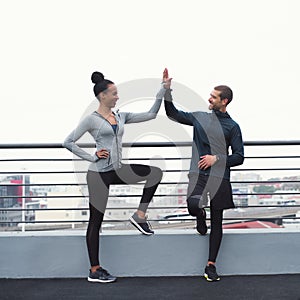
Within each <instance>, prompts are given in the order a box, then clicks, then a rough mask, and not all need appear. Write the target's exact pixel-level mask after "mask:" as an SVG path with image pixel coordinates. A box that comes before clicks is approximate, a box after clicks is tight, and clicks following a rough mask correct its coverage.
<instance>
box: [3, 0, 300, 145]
mask: <svg viewBox="0 0 300 300" xmlns="http://www.w3.org/2000/svg"><path fill="white" fill-rule="evenodd" d="M299 9H300V1H298V0H251V1H250V0H248V1H241V0H226V1H224V0H210V1H204V0H186V1H177V0H164V1H161V0H152V1H142V0H127V1H124V0H110V1H103V0H97V1H96V0H94V1H93V0H81V1H79V0H51V1H50V0H26V1H24V0H9V1H8V0H7V1H5V0H0V28H1V29H0V30H1V47H0V51H1V55H0V87H1V88H0V97H1V117H0V128H1V132H0V143H19V142H25V143H30V142H50V143H52V142H62V141H63V140H64V138H65V137H66V135H67V134H69V132H70V131H71V130H72V129H73V128H74V127H75V126H76V125H77V123H78V121H79V119H80V118H81V116H82V114H83V113H84V111H85V110H86V108H87V107H88V106H89V105H90V103H91V101H92V100H93V99H94V95H93V92H92V83H91V81H90V75H91V73H92V72H93V71H95V70H99V71H102V72H103V73H104V74H105V75H106V76H107V77H108V78H109V79H111V80H113V81H114V82H115V83H117V84H121V83H124V82H126V81H130V80H136V79H141V78H159V77H160V76H161V73H162V70H163V69H164V67H168V68H169V72H170V75H171V76H172V77H173V78H174V81H176V82H178V83H181V84H184V85H185V86H188V87H189V88H190V89H192V90H194V91H195V92H196V93H198V94H199V95H201V96H202V97H203V98H204V99H207V98H208V95H209V93H210V92H211V90H212V88H213V87H214V86H215V85H218V84H228V85H229V86H231V87H232V89H233V91H234V99H233V102H232V103H231V104H230V106H229V107H228V111H229V113H230V115H231V116H232V118H233V119H234V120H236V121H237V122H238V123H239V124H240V127H241V129H242V132H243V137H244V140H290V139H292V140H299V139H300V138H299V133H300V130H299V120H298V119H299V117H298V114H299V103H300V93H299V79H300V58H299V53H300V42H299V28H300V18H299V11H300V10H299ZM120 97H121V98H122V95H120ZM175 101H176V99H175ZM185 101H193V99H185ZM139 110H140V109H139ZM163 113H164V110H163V109H161V114H163Z"/></svg>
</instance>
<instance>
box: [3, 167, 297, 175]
mask: <svg viewBox="0 0 300 300" xmlns="http://www.w3.org/2000/svg"><path fill="white" fill-rule="evenodd" d="M299 170H300V168H263V169H261V168H255V169H253V168H252V169H238V168H233V169H231V171H238V172H242V171H243V172H244V171H299ZM162 172H164V173H179V172H181V173H182V172H189V170H187V169H184V170H162ZM82 173H87V171H8V172H7V171H2V172H0V174H15V175H17V174H82Z"/></svg>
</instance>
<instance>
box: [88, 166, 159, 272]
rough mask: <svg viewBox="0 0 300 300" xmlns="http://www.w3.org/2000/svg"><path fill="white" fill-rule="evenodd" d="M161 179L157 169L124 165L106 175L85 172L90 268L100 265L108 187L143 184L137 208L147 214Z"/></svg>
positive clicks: (103, 173)
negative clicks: (100, 234)
mask: <svg viewBox="0 0 300 300" xmlns="http://www.w3.org/2000/svg"><path fill="white" fill-rule="evenodd" d="M161 179H162V171H161V170H160V169H159V168H157V167H152V166H146V165H139V164H127V165H125V164H123V165H122V167H121V168H120V169H117V170H113V171H108V172H100V173H99V172H94V171H88V173H87V184H88V190H89V209H90V218H89V224H88V228H87V233H86V243H87V248H88V254H89V259H90V263H91V266H97V265H99V231H100V228H101V224H102V222H103V217H104V213H105V209H106V205H107V200H108V193H109V186H110V184H134V183H137V182H140V181H146V182H145V186H144V189H143V193H142V198H141V201H140V204H139V208H138V209H139V210H141V211H143V212H146V210H147V208H148V206H149V203H150V201H151V199H152V197H153V195H154V193H155V191H156V189H157V187H158V185H159V183H160V181H161Z"/></svg>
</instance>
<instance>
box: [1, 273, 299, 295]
mask: <svg viewBox="0 0 300 300" xmlns="http://www.w3.org/2000/svg"><path fill="white" fill-rule="evenodd" d="M0 299H1V300H14V299H16V300H29V299H30V300H44V299H47V300H60V299H64V300H79V299H80V300H82V299H89V300H93V299H97V300H99V299H104V300H106V299H107V300H116V299H118V300H124V299H130V300H135V299H139V300H147V299H151V300H164V299H172V300H177V299H178V300H179V299H180V300H185V299H187V300H189V299H197V300H199V299H210V300H227V299H228V300H235V299H236V300H243V299H247V300H248V299H250V300H252V299H253V300H271V299H274V300H275V299H276V300H277V299H278V300H285V299H286V300H300V274H296V275H268V276H224V277H222V278H221V280H220V281H219V282H207V281H206V280H205V279H203V278H200V277H130V278H118V280H117V282H115V283H110V284H108V283H107V284H100V283H90V282H88V281H87V280H86V279H80V278H76V279H0Z"/></svg>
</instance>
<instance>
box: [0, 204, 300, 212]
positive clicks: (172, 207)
mask: <svg viewBox="0 0 300 300" xmlns="http://www.w3.org/2000/svg"><path fill="white" fill-rule="evenodd" d="M269 207H274V208H294V207H300V204H291V205H288V204H286V205H279V204H277V205H248V206H244V205H236V206H235V208H234V209H236V208H244V209H248V208H251V209H252V208H269ZM206 208H209V207H208V206H206ZM88 209H89V207H56V208H53V207H52V208H21V207H12V208H0V211H48V210H52V211H60V210H74V211H76V210H78V211H81V210H88ZM129 209H136V206H118V207H107V208H106V210H129ZM148 209H151V210H155V209H175V210H178V209H187V207H186V206H149V208H148ZM178 214H180V213H178Z"/></svg>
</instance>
